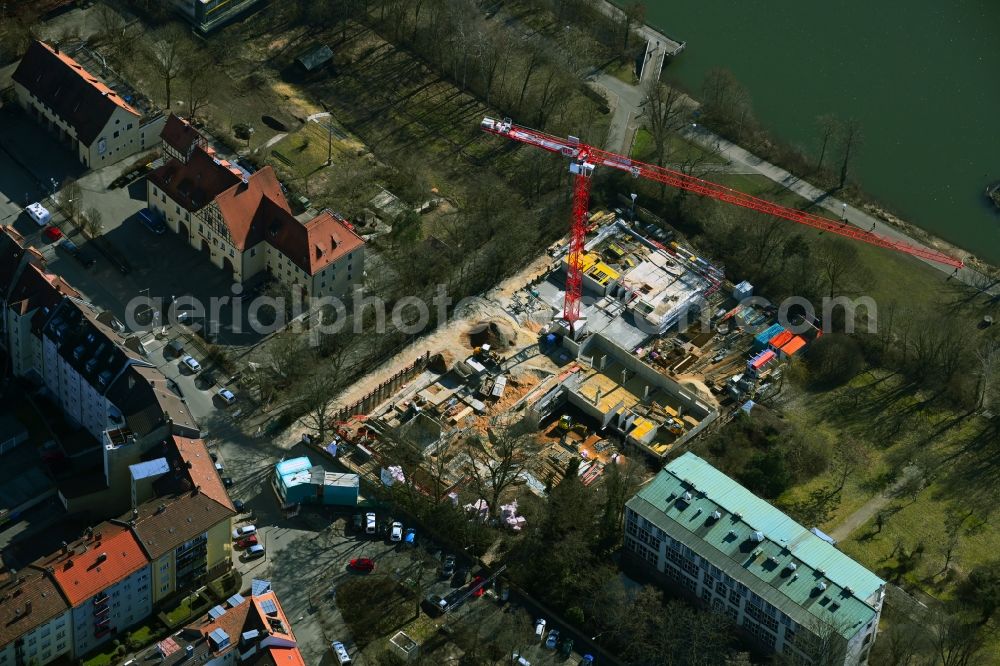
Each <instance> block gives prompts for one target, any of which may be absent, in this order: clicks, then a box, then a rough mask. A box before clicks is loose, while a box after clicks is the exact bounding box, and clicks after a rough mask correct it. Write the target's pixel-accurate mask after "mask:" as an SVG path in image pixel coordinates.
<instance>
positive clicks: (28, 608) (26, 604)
mask: <svg viewBox="0 0 1000 666" xmlns="http://www.w3.org/2000/svg"><path fill="white" fill-rule="evenodd" d="M29 613H31V599H28V600H27V601H25V602H24V614H25V615H28V614H29Z"/></svg>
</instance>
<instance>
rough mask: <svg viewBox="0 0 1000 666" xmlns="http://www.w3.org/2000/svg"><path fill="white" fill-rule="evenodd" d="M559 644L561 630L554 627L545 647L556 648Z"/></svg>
mask: <svg viewBox="0 0 1000 666" xmlns="http://www.w3.org/2000/svg"><path fill="white" fill-rule="evenodd" d="M558 644H559V630H558V629H553V630H552V631H550V632H549V637H548V638H546V639H545V647H546V648H547V649H549V650H555V649H556V645H558Z"/></svg>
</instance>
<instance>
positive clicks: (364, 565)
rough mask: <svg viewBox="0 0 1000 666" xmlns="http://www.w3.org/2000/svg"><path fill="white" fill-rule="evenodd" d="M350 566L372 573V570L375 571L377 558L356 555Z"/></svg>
mask: <svg viewBox="0 0 1000 666" xmlns="http://www.w3.org/2000/svg"><path fill="white" fill-rule="evenodd" d="M350 567H351V569H353V570H354V571H362V572H364V573H371V572H372V571H375V560H373V559H371V558H369V557H356V558H354V559H353V560H351V564H350Z"/></svg>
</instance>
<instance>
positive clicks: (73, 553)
mask: <svg viewBox="0 0 1000 666" xmlns="http://www.w3.org/2000/svg"><path fill="white" fill-rule="evenodd" d="M148 562H149V560H148V559H147V557H146V554H145V553H144V552H143V550H142V546H141V545H140V544H139V542H138V541H137V540H136V538H135V536H134V535H133V534H132V532H131V531H130V530H129V529H128V528H127V527H123V526H121V525H116V524H114V523H101V524H100V525H98V526H97V527H95V528H94V537H93V538H92V539H86V538H84V539H81V540H80V541H78V542H76V543H74V544H72V545H71V547H70V550H69V553H68V554H67V555H63V554H62V553H57V554H55V555H53V556H51V557H49V558H46V559H45V560H42V561H41V563H40V564H41V566H43V567H44V566H51V567H52V568H53V570H54V573H53V574H52V575H53V577H54V578H55V579H56V583H57V584H58V585H59V588H60V589H61V590H62V592H63V594H64V595H65V596H66V598H67V599H68V600H69V602H70V604H71V605H73V606H77V605H79V604H80V603H82V602H84V601H86V600H87V599H89V598H90V597H92V596H94V595H95V594H97V593H98V592H100V591H101V590H105V589H107V588H108V587H111V586H112V585H114V584H115V583H117V582H118V581H121V580H124V579H125V578H127V577H128V576H129V575H131V574H133V573H135V572H136V571H138V570H139V569H141V568H143V567H144V566H146V564H148Z"/></svg>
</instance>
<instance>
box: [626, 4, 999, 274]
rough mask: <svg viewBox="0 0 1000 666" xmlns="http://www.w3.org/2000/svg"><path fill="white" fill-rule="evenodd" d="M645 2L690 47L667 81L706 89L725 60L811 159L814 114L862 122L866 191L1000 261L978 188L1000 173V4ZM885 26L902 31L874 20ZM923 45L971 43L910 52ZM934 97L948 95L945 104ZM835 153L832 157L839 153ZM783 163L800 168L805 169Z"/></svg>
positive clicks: (818, 134)
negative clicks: (918, 7)
mask: <svg viewBox="0 0 1000 666" xmlns="http://www.w3.org/2000/svg"><path fill="white" fill-rule="evenodd" d="M618 4H619V5H620V6H623V5H625V4H626V3H625V1H624V0H619V2H618ZM646 4H647V12H646V14H647V19H648V21H649V23H650V24H651V25H652V26H653V27H654V28H656V27H661V28H663V29H664V30H665V31H666V32H667V33H669V34H673V35H677V36H679V37H683V38H684V39H685V40H686V41H687V42H688V44H689V48H688V50H687V51H686V52H685V53H683V54H682V55H681V56H680V57H678V58H676V59H674V60H673V61H671V62H670V63H669V64H668V66H667V67H666V68H665V70H664V79H665V80H668V81H669V82H671V83H672V84H677V85H678V87H681V88H682V89H686V90H690V91H693V92H694V93H695V96H696V97H701V96H702V93H701V91H702V85H703V82H704V80H705V76H706V74H707V73H708V72H709V71H710V70H712V69H715V68H719V67H722V68H726V69H729V70H730V71H731V72H732V73H733V75H734V77H735V78H736V80H738V81H739V82H740V83H741V84H742V86H743V87H744V88H745V89H746V91H747V93H748V97H749V98H750V99H751V100H752V104H753V114H754V116H755V117H756V118H757V120H758V121H759V124H760V125H761V126H762V127H763V128H764V129H765V130H766V131H767V133H768V134H769V135H770V136H771V137H774V138H776V139H778V140H779V142H780V143H782V144H785V145H787V146H791V147H793V148H795V149H796V150H798V151H799V152H801V153H804V154H806V155H807V156H808V163H809V167H810V168H811V167H812V165H815V164H816V163H817V162H818V157H819V155H820V152H821V147H822V134H823V132H822V128H821V123H819V122H818V121H817V118H818V117H819V116H823V115H827V114H829V115H834V116H836V117H838V118H839V119H840V120H842V121H847V120H854V121H856V122H857V124H858V125H860V126H861V128H862V131H863V134H864V140H863V143H862V145H861V146H860V149H859V150H857V151H856V154H855V155H854V156H853V157H852V165H851V169H850V171H851V173H850V176H851V178H852V179H854V180H856V181H857V182H858V183H861V184H863V187H864V192H863V193H859V194H862V195H866V196H867V197H868V199H867V200H871V201H873V202H875V203H877V204H878V205H880V206H881V207H882V208H883V209H885V210H887V211H889V212H891V213H892V214H894V215H896V216H897V217H898V218H900V219H903V220H906V221H908V222H909V223H911V224H913V225H915V226H916V227H919V228H921V229H925V230H927V231H928V232H929V233H930V234H932V235H934V236H937V237H940V238H943V239H945V240H946V241H948V242H949V243H950V244H952V245H954V246H957V247H960V248H963V249H965V250H967V251H969V252H971V253H972V254H975V255H976V256H977V257H982V258H983V259H985V260H986V261H988V262H990V263H991V264H993V265H1000V215H998V212H997V209H996V208H994V207H993V205H992V204H990V202H989V201H988V200H987V199H986V198H985V197H984V196H983V191H984V189H985V188H986V186H987V185H989V184H990V183H993V182H996V181H997V180H1000V165H998V163H997V155H998V154H1000V153H998V151H1000V140H998V137H997V135H996V132H995V131H994V130H995V113H993V110H994V109H996V108H998V107H1000V87H996V86H989V85H987V84H986V83H985V82H986V81H990V80H994V78H995V72H996V71H998V70H1000V32H997V31H996V30H994V29H992V26H996V25H998V23H997V21H1000V4H997V3H983V2H982V1H981V0H955V2H950V3H945V4H939V5H935V9H934V11H933V12H931V11H928V12H912V11H910V3H906V2H905V1H904V0H885V1H884V2H879V3H865V4H864V5H858V6H852V7H851V10H850V11H837V9H836V8H834V7H832V6H830V5H826V4H816V3H801V2H794V1H793V0H768V1H767V2H765V0H745V2H740V3H702V2H697V1H696V0H677V1H676V2H671V3H646ZM890 24H891V25H896V24H898V25H899V26H900V29H899V30H896V31H889V32H884V31H879V30H877V28H876V27H877V26H880V25H890ZM720 35H724V36H725V37H724V38H720V37H719V36H720ZM918 44H924V45H935V44H938V45H941V44H964V45H965V46H966V48H963V49H952V48H943V49H935V50H934V55H933V57H926V58H921V57H918V58H904V57H903V56H904V54H907V53H911V51H912V49H913V48H914V45H918ZM789 62H794V63H795V67H794V68H790V67H788V63H789ZM934 100H948V103H947V104H946V105H944V107H942V106H941V105H940V104H936V103H934ZM936 127H937V128H940V131H938V130H935V129H933V128H936ZM730 138H734V139H739V141H740V142H741V143H743V144H746V143H747V140H746V139H745V138H743V137H736V136H730ZM748 147H749V146H748ZM753 147H754V148H755V149H756V148H757V147H756V143H755V144H753ZM832 152H833V154H832V155H831V153H830V151H828V152H827V155H826V157H827V160H826V161H827V162H828V163H830V162H831V161H832V162H836V161H837V159H838V155H837V153H838V152H839V151H838V150H837V149H836V148H835V149H834V150H833V151H832ZM758 154H760V153H758ZM762 156H763V157H766V158H768V159H770V160H771V161H774V159H775V158H774V156H772V155H762ZM777 163H778V164H780V165H782V166H784V167H785V168H786V169H789V170H790V171H792V172H793V173H797V174H802V175H807V174H810V173H811V172H810V168H806V169H803V168H799V167H797V166H795V165H793V164H786V163H784V162H783V161H781V160H778V161H777ZM832 166H836V165H832ZM835 176H836V174H835ZM837 180H839V179H837V178H835V179H834V181H833V183H832V184H836V182H837ZM816 184H817V185H819V186H821V187H824V188H828V187H829V186H830V185H831V183H830V182H818V183H816ZM838 194H840V196H843V194H842V193H839V192H838Z"/></svg>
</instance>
